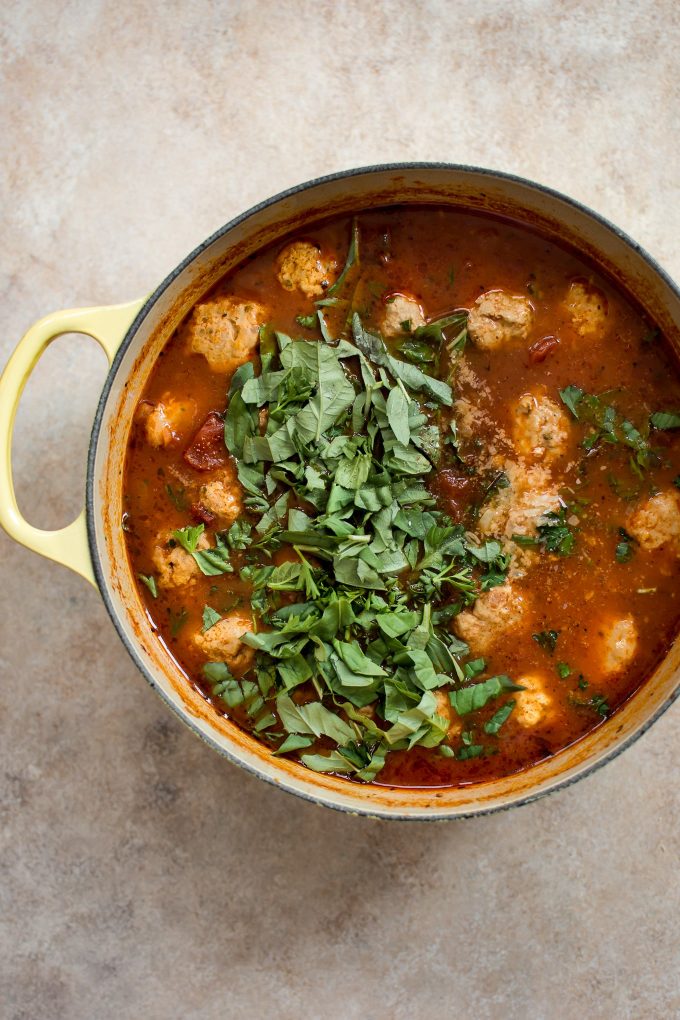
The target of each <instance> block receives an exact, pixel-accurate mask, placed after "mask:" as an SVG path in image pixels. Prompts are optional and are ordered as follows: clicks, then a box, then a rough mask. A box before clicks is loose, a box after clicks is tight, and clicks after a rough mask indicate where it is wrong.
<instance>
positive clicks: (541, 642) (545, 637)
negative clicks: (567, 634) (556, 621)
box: [531, 630, 560, 655]
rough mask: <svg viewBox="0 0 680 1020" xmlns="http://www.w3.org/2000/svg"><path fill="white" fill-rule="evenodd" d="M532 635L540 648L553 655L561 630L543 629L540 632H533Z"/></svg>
mask: <svg viewBox="0 0 680 1020" xmlns="http://www.w3.org/2000/svg"><path fill="white" fill-rule="evenodd" d="M531 636H532V638H533V639H534V641H535V642H536V644H537V645H538V646H539V648H542V649H543V650H544V651H545V652H548V654H549V655H552V653H553V652H554V651H555V647H556V645H557V639H558V638H559V636H560V632H559V631H558V630H541V631H539V632H538V634H532V635H531Z"/></svg>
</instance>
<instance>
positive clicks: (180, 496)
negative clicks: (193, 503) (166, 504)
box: [165, 483, 187, 513]
mask: <svg viewBox="0 0 680 1020" xmlns="http://www.w3.org/2000/svg"><path fill="white" fill-rule="evenodd" d="M165 491H166V493H167V494H168V499H169V500H170V502H171V503H172V504H173V506H174V507H175V509H176V510H179V511H180V513H183V512H184V511H185V510H186V508H187V498H186V489H185V488H184V486H183V485H178V486H177V488H173V486H172V485H170V484H169V483H168V484H167V485H166V486H165Z"/></svg>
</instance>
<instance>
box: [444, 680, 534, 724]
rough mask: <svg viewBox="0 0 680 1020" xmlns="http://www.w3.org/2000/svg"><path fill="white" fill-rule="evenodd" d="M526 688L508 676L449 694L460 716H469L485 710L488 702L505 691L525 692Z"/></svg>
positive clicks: (462, 688) (484, 681) (485, 681)
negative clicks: (480, 709)
mask: <svg viewBox="0 0 680 1020" xmlns="http://www.w3.org/2000/svg"><path fill="white" fill-rule="evenodd" d="M523 690H524V688H523V687H521V686H518V685H517V684H515V683H513V682H512V680H511V679H510V677H507V676H492V677H490V678H489V679H488V680H483V681H482V683H479V684H473V685H472V686H471V687H461V689H460V690H458V691H451V692H450V693H449V700H450V702H451V704H452V705H453V707H454V708H455V710H456V712H457V713H458V715H460V716H463V715H469V713H470V712H474V711H476V710H477V709H479V708H484V706H485V705H486V704H487V702H488V701H490V700H491V699H492V698H497V697H498V695H499V694H502V693H503V692H504V691H523Z"/></svg>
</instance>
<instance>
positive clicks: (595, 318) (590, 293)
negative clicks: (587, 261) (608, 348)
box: [564, 280, 607, 337]
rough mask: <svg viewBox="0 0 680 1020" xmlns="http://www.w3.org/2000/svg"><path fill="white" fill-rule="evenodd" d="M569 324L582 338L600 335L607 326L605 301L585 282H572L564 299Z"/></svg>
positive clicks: (598, 291) (597, 291)
mask: <svg viewBox="0 0 680 1020" xmlns="http://www.w3.org/2000/svg"><path fill="white" fill-rule="evenodd" d="M564 306H565V308H566V309H567V313H568V315H569V318H570V319H571V324H572V326H573V327H574V329H575V330H576V332H577V333H579V334H580V335H581V336H583V337H591V336H595V334H596V333H601V332H602V331H603V330H604V328H605V326H606V324H607V299H606V297H605V296H604V294H603V293H602V291H601V290H598V288H597V287H592V286H591V285H590V284H589V283H588V282H587V281H586V280H574V281H573V283H572V284H571V285H570V287H569V290H568V291H567V296H566V298H565V299H564Z"/></svg>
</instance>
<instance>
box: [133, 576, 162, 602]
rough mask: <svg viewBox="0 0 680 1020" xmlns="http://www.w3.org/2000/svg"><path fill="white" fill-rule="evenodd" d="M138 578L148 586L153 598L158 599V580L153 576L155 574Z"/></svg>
mask: <svg viewBox="0 0 680 1020" xmlns="http://www.w3.org/2000/svg"><path fill="white" fill-rule="evenodd" d="M137 577H138V578H139V580H140V581H142V582H143V583H144V584H145V585H146V586H147V588H148V589H149V591H150V592H151V594H152V596H153V598H155V599H156V598H158V588H157V587H156V578H155V577H154V576H153V574H137Z"/></svg>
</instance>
